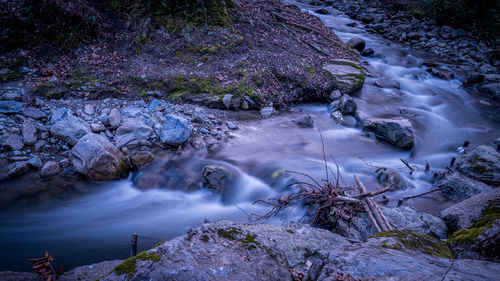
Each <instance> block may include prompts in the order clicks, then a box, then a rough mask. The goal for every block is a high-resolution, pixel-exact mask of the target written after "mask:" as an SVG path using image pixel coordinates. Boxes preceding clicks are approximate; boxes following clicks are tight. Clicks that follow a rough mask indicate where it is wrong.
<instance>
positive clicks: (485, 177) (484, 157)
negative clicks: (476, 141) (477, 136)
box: [456, 145, 500, 186]
mask: <svg viewBox="0 0 500 281" xmlns="http://www.w3.org/2000/svg"><path fill="white" fill-rule="evenodd" d="M456 167H457V170H459V171H460V172H462V173H463V174H464V175H466V176H468V177H470V178H473V179H475V180H478V181H482V182H484V183H486V184H489V185H492V186H498V185H500V153H499V152H498V151H496V150H495V149H494V148H493V147H491V146H487V145H480V146H477V147H475V148H473V149H471V150H470V151H467V153H464V154H461V155H460V156H459V157H458V158H457V161H456Z"/></svg>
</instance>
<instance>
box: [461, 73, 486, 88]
mask: <svg viewBox="0 0 500 281" xmlns="http://www.w3.org/2000/svg"><path fill="white" fill-rule="evenodd" d="M483 82H484V75H482V74H477V73H475V74H471V75H469V77H467V80H465V84H466V85H474V84H479V83H483Z"/></svg>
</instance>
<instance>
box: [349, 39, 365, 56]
mask: <svg viewBox="0 0 500 281" xmlns="http://www.w3.org/2000/svg"><path fill="white" fill-rule="evenodd" d="M347 46H349V47H351V48H353V49H354V50H358V52H360V53H361V52H362V51H363V50H364V49H365V46H366V42H365V40H363V39H361V38H360V37H358V36H354V37H352V38H351V39H349V41H347Z"/></svg>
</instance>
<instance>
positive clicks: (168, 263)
mask: <svg viewBox="0 0 500 281" xmlns="http://www.w3.org/2000/svg"><path fill="white" fill-rule="evenodd" d="M393 233H394V232H391V233H387V234H386V235H387V236H389V237H376V238H372V239H370V240H369V241H367V242H366V243H349V242H348V241H347V240H346V239H345V238H343V237H341V236H339V235H336V234H334V233H331V232H329V231H327V230H323V229H319V228H313V227H311V226H308V225H302V224H291V225H287V226H283V227H280V226H275V225H268V224H236V223H232V222H228V221H220V222H216V223H212V224H209V223H207V224H203V225H201V226H199V227H197V228H195V229H194V230H192V231H191V232H190V233H188V234H185V235H183V236H180V237H177V238H174V239H172V240H169V241H166V242H163V243H161V244H160V245H159V246H157V247H155V248H153V249H151V250H148V251H146V252H143V253H141V254H139V255H138V256H136V257H134V258H131V259H128V260H127V261H125V262H124V263H122V264H120V265H118V266H117V267H115V268H114V270H112V271H110V273H109V274H108V275H106V276H103V277H101V279H100V280H101V281H118V280H324V281H326V280H330V281H332V280H354V279H352V278H351V279H346V278H349V276H352V277H353V278H358V279H361V278H362V279H363V280H434V279H436V277H438V278H441V276H443V275H444V273H446V272H447V276H448V277H449V278H450V279H449V280H452V279H453V280H494V279H495V277H496V276H498V275H499V274H500V264H497V263H491V262H484V261H483V262H479V261H474V260H452V259H449V257H450V252H449V248H448V247H446V245H445V243H443V242H440V241H439V240H437V239H435V238H432V237H428V236H425V237H424V236H419V235H415V234H411V233H409V232H400V233H402V234H398V236H397V237H391V235H393V236H395V234H393ZM412 238H414V239H412ZM389 240H393V241H396V242H397V243H399V244H398V245H400V247H394V248H391V247H390V246H391V245H387V244H384V243H383V242H384V241H389ZM441 255H442V256H445V257H446V258H442V257H440V256H441ZM374 257H376V258H374ZM131 268H132V270H130V269H131ZM257 269H258V270H257ZM299 272H300V273H301V274H299ZM294 274H295V276H297V275H302V276H303V278H302V277H301V278H294V279H292V275H294ZM347 274H349V275H347ZM339 276H341V277H339ZM345 276H348V277H345ZM306 278H307V279H306ZM340 278H342V279H340Z"/></svg>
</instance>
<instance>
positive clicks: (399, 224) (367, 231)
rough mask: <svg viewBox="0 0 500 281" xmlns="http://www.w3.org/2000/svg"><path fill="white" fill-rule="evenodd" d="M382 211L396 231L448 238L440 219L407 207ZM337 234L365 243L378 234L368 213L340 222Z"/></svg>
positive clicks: (337, 226)
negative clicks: (408, 231) (406, 230)
mask: <svg viewBox="0 0 500 281" xmlns="http://www.w3.org/2000/svg"><path fill="white" fill-rule="evenodd" d="M381 210H382V213H384V215H385V217H386V218H387V220H388V221H389V223H390V224H391V225H392V226H393V227H394V229H398V230H405V229H408V230H410V231H412V232H415V233H420V234H430V235H434V236H436V237H439V238H441V239H445V238H446V235H447V232H448V231H447V228H446V224H445V223H444V222H443V221H442V220H441V219H440V218H438V217H435V216H433V215H430V214H427V213H423V212H420V211H417V210H416V209H414V208H412V207H407V206H402V207H397V208H385V207H382V208H381ZM335 232H337V233H339V234H341V235H344V236H346V237H349V238H352V239H356V240H360V241H363V240H365V239H367V238H368V237H369V236H371V235H374V234H375V233H377V230H376V228H375V226H374V225H373V223H372V221H371V220H370V217H369V216H368V215H367V213H365V212H362V213H360V214H358V215H356V216H355V217H354V218H353V219H352V220H351V221H350V222H348V221H345V220H343V219H341V220H339V221H338V223H337V225H336V226H335Z"/></svg>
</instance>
